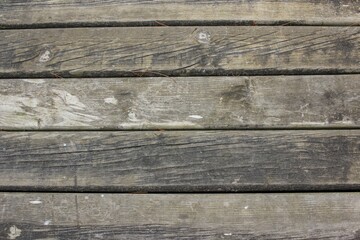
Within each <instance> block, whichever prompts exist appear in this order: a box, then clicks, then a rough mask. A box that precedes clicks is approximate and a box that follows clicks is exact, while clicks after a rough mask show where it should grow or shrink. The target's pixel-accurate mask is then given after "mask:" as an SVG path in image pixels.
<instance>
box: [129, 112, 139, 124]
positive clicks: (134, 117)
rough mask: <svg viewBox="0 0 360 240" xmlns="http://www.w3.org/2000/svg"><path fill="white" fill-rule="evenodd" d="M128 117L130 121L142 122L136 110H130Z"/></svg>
mask: <svg viewBox="0 0 360 240" xmlns="http://www.w3.org/2000/svg"><path fill="white" fill-rule="evenodd" d="M128 118H129V121H131V122H140V120H139V119H137V117H136V114H135V113H134V112H129V114H128Z"/></svg>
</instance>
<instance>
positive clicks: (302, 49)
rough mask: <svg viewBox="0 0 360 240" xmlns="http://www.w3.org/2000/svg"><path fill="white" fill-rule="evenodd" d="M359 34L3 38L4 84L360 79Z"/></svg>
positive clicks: (216, 31) (79, 33) (226, 30)
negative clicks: (242, 77)
mask: <svg viewBox="0 0 360 240" xmlns="http://www.w3.org/2000/svg"><path fill="white" fill-rule="evenodd" d="M359 36H360V27H346V28H342V27H290V26H287V27H271V26H270V27H269V26H268V27H250V26H243V27H234V26H232V27H231V26H230V27H229V26H228V27H171V28H166V27H164V28H159V27H146V28H144V27H137V28H70V29H69V28H67V29H29V30H2V31H0V46H1V51H0V77H21V78H26V77H56V76H62V77H71V76H72V77H86V76H90V77H95V76H98V77H100V76H138V77H139V76H151V75H152V76H157V77H159V76H162V77H163V76H165V75H173V76H175V75H224V74H230V75H231V74H258V75H262V74H299V73H304V74H319V73H360V69H359V59H360V51H359V46H360V44H359V42H360V38H359Z"/></svg>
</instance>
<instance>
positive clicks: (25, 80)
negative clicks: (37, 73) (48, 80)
mask: <svg viewBox="0 0 360 240" xmlns="http://www.w3.org/2000/svg"><path fill="white" fill-rule="evenodd" d="M23 81H24V82H28V83H35V84H40V83H44V82H45V80H44V79H23Z"/></svg>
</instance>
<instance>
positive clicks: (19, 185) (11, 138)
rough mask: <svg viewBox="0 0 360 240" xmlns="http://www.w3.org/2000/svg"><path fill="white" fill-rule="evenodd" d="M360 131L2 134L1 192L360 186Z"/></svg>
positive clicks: (280, 188) (321, 188)
mask: <svg viewBox="0 0 360 240" xmlns="http://www.w3.org/2000/svg"><path fill="white" fill-rule="evenodd" d="M359 156H360V130H341V131H340V130H323V131H302V130H296V131H165V132H164V131H135V132H134V131H126V132H111V131H105V132H95V131H92V132H85V131H80V132H79V131H77V132H0V166H1V168H0V190H9V191H10V190H11V191H13V190H22V191H23V190H30V189H33V190H34V189H35V190H43V191H50V190H61V191H68V190H76V191H80V190H81V191H82V190H85V191H95V190H96V191H115V192H117V191H121V192H132V191H149V192H163V191H172V192H180V191H185V192H194V191H260V190H261V191H273V190H334V189H341V190H344V189H357V190H359V189H360V158H359Z"/></svg>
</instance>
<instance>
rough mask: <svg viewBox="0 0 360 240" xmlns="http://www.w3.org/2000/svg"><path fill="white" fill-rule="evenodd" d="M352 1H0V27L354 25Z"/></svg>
mask: <svg viewBox="0 0 360 240" xmlns="http://www.w3.org/2000/svg"><path fill="white" fill-rule="evenodd" d="M359 5H360V2H359V1H358V0H336V1H335V0H312V1H308V0H296V1H288V0H280V1H274V0H255V1H254V0H246V1H240V0H226V1H225V0H211V1H210V0H200V1H199V0H190V1H189V0H176V1H174V0H171V1H170V0H151V1H148V0H136V1H134V0H122V1H118V0H106V1H104V0H96V1H94V0H92V1H88V0H30V1H29V0H17V1H16V2H14V1H1V3H0V26H2V27H29V26H35V27H39V26H40V27H41V26H46V27H47V26H98V25H103V26H109V25H110V26H113V25H119V26H121V25H131V24H139V25H158V26H163V25H164V24H168V25H169V24H170V25H174V24H220V23H226V24H244V23H245V24H306V25H311V24H316V25H319V24H324V25H359V24H360V9H359Z"/></svg>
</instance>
